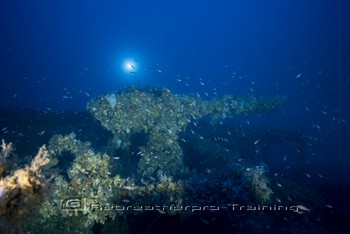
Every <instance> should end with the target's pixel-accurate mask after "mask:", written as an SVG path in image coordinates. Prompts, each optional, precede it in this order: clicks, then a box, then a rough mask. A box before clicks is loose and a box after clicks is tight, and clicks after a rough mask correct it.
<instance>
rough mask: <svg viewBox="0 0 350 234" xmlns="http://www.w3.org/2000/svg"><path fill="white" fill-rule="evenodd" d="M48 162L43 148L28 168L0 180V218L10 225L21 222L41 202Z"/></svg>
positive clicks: (45, 185) (45, 186)
mask: <svg viewBox="0 0 350 234" xmlns="http://www.w3.org/2000/svg"><path fill="white" fill-rule="evenodd" d="M3 149H4V148H3ZM49 160H50V159H49V153H48V151H47V150H46V148H45V146H43V147H41V148H40V150H39V152H38V154H37V155H36V156H35V158H34V159H33V160H32V162H31V164H30V165H29V166H26V167H25V168H22V169H18V170H16V171H15V172H14V173H13V174H12V175H9V176H6V177H5V178H1V180H0V216H1V217H4V219H5V220H6V221H7V222H9V223H11V224H12V225H17V224H19V223H21V222H23V221H24V220H26V219H27V218H28V217H29V216H30V215H31V213H32V212H33V210H34V208H35V207H36V206H37V205H39V204H40V202H41V201H42V200H43V197H44V195H45V191H46V189H47V183H48V180H47V179H46V178H45V177H44V174H43V169H45V167H46V166H47V164H48V163H49ZM4 226H5V225H4ZM0 231H1V229H0Z"/></svg>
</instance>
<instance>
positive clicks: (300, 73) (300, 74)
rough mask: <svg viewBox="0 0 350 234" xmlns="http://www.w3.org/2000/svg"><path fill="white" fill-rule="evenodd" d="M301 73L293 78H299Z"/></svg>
mask: <svg viewBox="0 0 350 234" xmlns="http://www.w3.org/2000/svg"><path fill="white" fill-rule="evenodd" d="M302 74H303V73H299V74H298V75H297V76H296V77H295V78H297V79H298V78H299V77H300V76H301V75H302Z"/></svg>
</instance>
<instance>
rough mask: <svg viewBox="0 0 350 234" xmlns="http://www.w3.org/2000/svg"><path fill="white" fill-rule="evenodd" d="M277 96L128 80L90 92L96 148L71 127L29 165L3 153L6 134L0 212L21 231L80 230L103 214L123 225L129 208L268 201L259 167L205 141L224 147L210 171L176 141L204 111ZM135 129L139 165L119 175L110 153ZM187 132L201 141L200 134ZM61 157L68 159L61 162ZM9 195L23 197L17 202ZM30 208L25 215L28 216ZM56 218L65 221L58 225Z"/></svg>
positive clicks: (225, 111)
mask: <svg viewBox="0 0 350 234" xmlns="http://www.w3.org/2000/svg"><path fill="white" fill-rule="evenodd" d="M283 101H284V98H283V97H255V96H248V97H243V96H224V97H216V98H214V99H211V100H203V99H201V98H199V97H197V96H191V95H190V96H185V95H176V94H173V93H171V92H170V91H169V90H168V89H165V88H149V89H138V88H134V87H131V88H127V89H125V90H122V91H120V92H115V93H110V94H106V95H103V96H101V97H98V98H95V99H94V100H91V101H90V102H89V103H88V104H87V109H88V110H89V112H90V113H91V115H92V116H93V117H94V118H95V119H97V120H98V121H99V122H100V123H101V125H102V126H103V127H104V128H105V129H107V130H108V131H110V132H111V133H112V134H113V137H112V139H110V141H109V142H106V143H105V146H104V147H103V148H96V149H94V148H93V147H92V145H94V144H93V142H91V143H90V142H84V141H81V140H80V139H77V136H76V134H75V133H71V134H68V135H59V134H58V135H54V136H52V138H51V140H50V142H48V147H47V148H46V147H42V148H40V150H39V153H38V155H37V156H36V157H35V158H34V159H33V161H32V162H31V163H30V165H28V166H24V167H22V168H17V169H9V168H7V167H6V160H7V159H8V157H9V156H10V155H11V153H12V151H11V150H10V148H9V147H10V145H9V144H7V143H5V141H3V144H2V151H1V154H0V174H1V175H2V177H1V180H0V214H1V215H2V216H4V217H6V220H7V222H9V223H11V224H12V225H16V224H19V225H21V227H22V228H23V229H24V230H26V231H28V232H30V231H31V230H36V231H37V230H38V228H39V229H41V231H42V232H49V231H52V230H55V231H56V232H57V231H60V232H62V233H63V232H64V233H68V232H69V233H81V232H88V231H89V230H90V229H91V228H92V227H93V225H94V224H96V223H100V224H103V223H105V222H106V221H107V220H118V222H120V226H123V225H124V226H125V225H127V222H126V219H127V217H128V216H129V215H138V214H142V213H144V212H147V211H150V210H153V211H158V212H159V213H160V214H167V215H181V216H186V215H193V207H187V206H189V205H190V206H191V205H196V206H200V205H217V204H221V203H229V202H231V201H233V200H235V201H240V200H247V201H249V199H253V200H255V201H257V202H259V204H267V203H268V202H269V201H270V199H271V197H272V196H273V191H272V190H271V188H269V183H268V180H269V179H268V177H267V176H266V175H265V169H264V167H262V166H259V165H255V166H254V165H253V166H252V165H248V163H246V162H245V161H244V160H243V161H242V160H238V157H236V155H232V157H230V153H229V152H227V151H225V150H224V149H222V148H221V147H220V146H218V145H214V144H211V143H210V142H209V141H208V143H207V144H206V149H205V150H207V151H211V152H212V153H213V154H216V153H217V154H219V155H221V157H222V158H223V159H222V160H223V161H224V162H225V166H224V167H222V168H219V169H218V170H215V171H211V170H209V169H208V171H207V173H206V174H203V173H199V172H197V171H196V170H190V169H189V168H188V166H187V165H186V163H185V162H184V153H183V149H182V147H181V144H186V141H185V139H181V138H180V137H179V134H180V133H182V132H184V131H185V130H186V127H187V125H188V124H190V123H195V124H196V123H197V122H198V121H199V120H200V119H201V118H203V117H209V118H211V119H212V122H213V124H215V123H216V122H217V121H218V120H221V119H225V118H232V117H235V116H236V115H247V114H255V113H262V112H273V111H276V110H278V109H279V108H280V107H281V105H282V104H283ZM140 133H142V134H143V136H144V137H145V139H146V140H145V141H144V144H143V145H139V146H138V151H137V152H135V155H137V156H138V157H139V161H138V165H137V170H134V171H132V172H131V173H129V175H128V176H123V175H122V174H123V173H122V171H123V170H124V171H125V170H129V168H127V167H128V165H123V164H122V163H120V162H119V161H118V159H119V157H121V155H116V154H115V152H124V151H128V150H129V148H130V147H131V146H132V140H131V139H132V137H133V136H134V135H135V134H140ZM98 137H99V136H96V138H98ZM194 137H196V138H198V139H199V140H205V139H203V137H202V136H200V135H196V134H194ZM180 142H182V143H181V144H180ZM193 142H195V141H193ZM65 157H72V158H73V160H72V161H71V162H70V163H69V164H67V163H64V162H65ZM130 157H132V155H130ZM116 161H117V162H116ZM130 170H131V169H130ZM247 194H248V195H247ZM249 194H250V195H251V196H250V195H249ZM14 202H16V204H21V205H20V206H14V205H13V204H14ZM155 206H158V207H155ZM186 207H187V208H186ZM191 209H192V212H184V211H191ZM29 210H30V211H31V213H33V215H32V217H28V214H29ZM33 211H34V212H33ZM62 222H63V223H64V224H65V225H60V224H61V223H62ZM121 229H122V228H121Z"/></svg>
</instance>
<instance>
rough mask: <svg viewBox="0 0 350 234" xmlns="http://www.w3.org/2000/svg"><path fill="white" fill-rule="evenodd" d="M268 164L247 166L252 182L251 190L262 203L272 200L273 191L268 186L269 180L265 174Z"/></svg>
mask: <svg viewBox="0 0 350 234" xmlns="http://www.w3.org/2000/svg"><path fill="white" fill-rule="evenodd" d="M265 173H266V166H262V165H260V166H255V167H253V168H247V170H246V176H247V177H248V179H249V181H250V182H251V190H252V192H253V194H254V196H255V199H256V200H257V201H259V202H260V203H268V202H269V201H270V200H271V197H272V194H273V191H272V190H271V189H270V188H269V187H268V183H269V180H268V178H267V177H266V175H265Z"/></svg>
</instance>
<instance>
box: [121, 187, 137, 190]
mask: <svg viewBox="0 0 350 234" xmlns="http://www.w3.org/2000/svg"><path fill="white" fill-rule="evenodd" d="M123 189H126V190H135V189H136V188H135V187H131V186H124V187H123Z"/></svg>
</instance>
